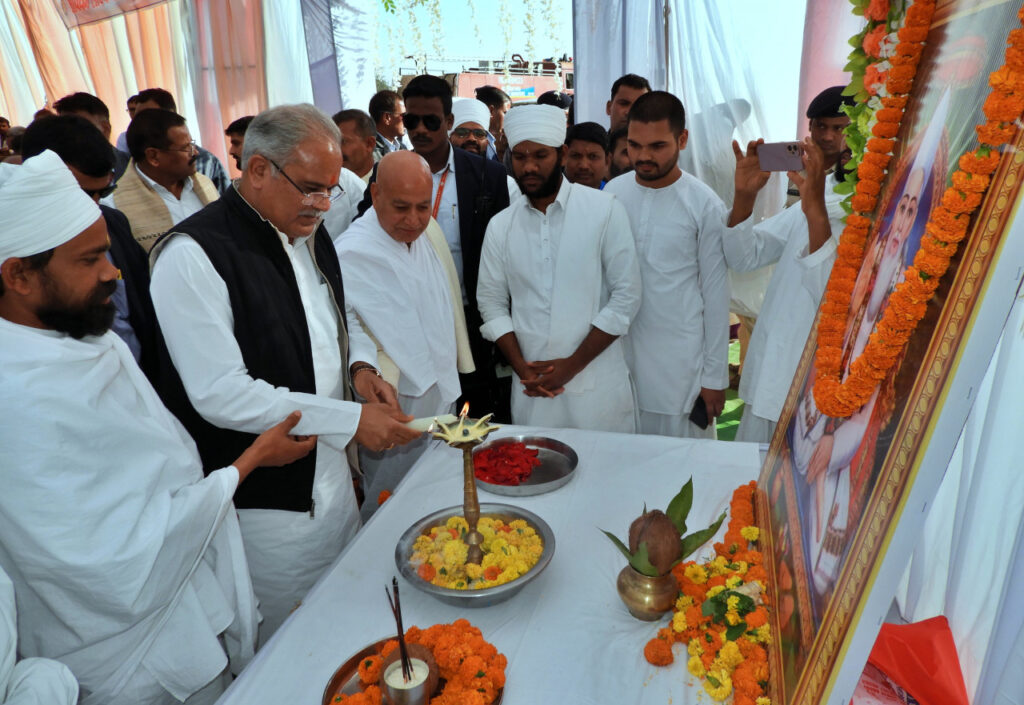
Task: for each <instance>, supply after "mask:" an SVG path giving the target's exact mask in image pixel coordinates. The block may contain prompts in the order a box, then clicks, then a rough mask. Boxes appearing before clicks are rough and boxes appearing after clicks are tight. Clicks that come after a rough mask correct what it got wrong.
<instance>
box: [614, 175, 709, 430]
mask: <svg viewBox="0 0 1024 705" xmlns="http://www.w3.org/2000/svg"><path fill="white" fill-rule="evenodd" d="M604 193H610V194H612V195H613V196H615V197H616V198H617V199H619V200H620V201H621V202H622V204H623V205H624V206H625V207H626V211H627V212H628V213H629V219H630V223H631V224H632V226H633V235H634V237H635V238H636V251H637V257H638V259H639V261H640V274H641V278H642V279H643V303H642V304H641V305H640V311H639V312H638V313H637V315H636V319H635V320H634V321H633V325H632V326H631V327H630V329H629V335H628V336H627V337H626V354H627V359H628V360H629V363H630V371H631V372H632V373H633V378H634V379H635V380H636V390H637V400H638V403H639V406H640V412H641V416H640V418H641V430H642V431H643V432H644V433H659V432H661V433H664V432H665V430H666V429H671V430H673V431H675V432H676V433H678V435H683V436H687V435H688V436H706V435H712V434H713V433H714V425H713V423H712V425H710V426H709V427H708V432H704V431H701V430H700V429H699V428H698V427H697V426H695V425H694V424H692V423H691V422H690V421H689V420H688V417H689V414H690V410H691V409H692V408H693V403H694V401H696V399H697V395H698V394H700V390H701V387H707V388H708V389H725V388H726V387H728V386H729V369H728V367H729V280H728V277H727V275H726V267H725V258H724V256H723V255H722V231H723V230H724V229H725V206H723V205H722V202H721V200H719V198H718V196H716V195H715V194H714V193H713V192H712V191H711V189H710V188H708V187H707V186H705V185H704V184H703V183H701V182H700V181H698V180H697V179H696V178H694V177H693V176H691V175H690V174H687V173H686V172H683V173H682V174H681V175H680V177H679V179H678V180H677V181H676V182H675V183H673V184H672V185H670V186H666V187H664V188H659V189H653V188H648V187H646V186H644V185H642V184H640V183H638V182H637V180H636V176H635V174H632V173H629V174H623V175H622V176H620V177H618V178H615V179H612V181H610V182H609V183H608V184H607V185H606V186H605V188H604ZM663 417H667V418H663ZM645 419H646V420H645Z"/></svg>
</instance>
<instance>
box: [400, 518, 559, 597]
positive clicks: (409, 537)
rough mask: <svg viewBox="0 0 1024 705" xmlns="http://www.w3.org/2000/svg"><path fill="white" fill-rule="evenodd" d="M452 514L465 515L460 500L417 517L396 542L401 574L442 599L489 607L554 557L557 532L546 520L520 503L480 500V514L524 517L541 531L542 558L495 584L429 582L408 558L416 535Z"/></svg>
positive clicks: (533, 575) (520, 586) (510, 593)
mask: <svg viewBox="0 0 1024 705" xmlns="http://www.w3.org/2000/svg"><path fill="white" fill-rule="evenodd" d="M453 516H463V510H462V505H461V504H460V505H458V506H455V507H447V508H445V509H440V510H438V511H436V512H434V513H433V514H428V515H427V516H425V517H423V518H422V519H420V520H418V521H417V522H415V523H414V524H413V525H412V526H410V527H409V528H408V529H406V530H405V533H404V534H402V537H401V538H400V539H398V545H397V546H395V565H396V566H397V567H398V572H399V573H401V574H402V577H403V578H405V579H406V580H407V581H409V582H410V583H412V585H413V587H415V588H416V589H418V590H422V591H423V592H425V593H427V594H429V595H433V596H434V597H436V598H437V599H439V600H441V602H445V603H447V604H449V605H455V606H456V607H489V606H491V605H496V604H498V603H499V602H504V601H505V600H507V599H509V598H511V597H512V596H513V595H515V594H516V593H517V592H519V591H520V590H522V589H523V588H524V587H525V586H526V584H527V583H529V582H530V581H531V580H533V579H535V578H536V577H537V576H538V575H540V574H541V572H542V571H543V570H544V569H545V568H546V567H547V565H548V563H550V562H551V557H552V556H553V555H554V554H555V534H554V532H553V531H551V527H550V526H548V525H547V522H545V521H544V520H543V519H541V518H540V517H539V516H537V515H536V514H534V513H533V512H528V511H526V510H525V509H522V508H521V507H514V506H512V505H511V504H490V503H481V504H480V516H481V517H485V516H487V517H494V518H496V519H501V520H502V521H504V522H510V521H513V520H515V519H523V520H525V521H526V523H527V524H529V525H530V526H532V527H533V528H534V530H535V531H536V532H537V533H538V534H540V537H541V540H542V541H543V542H544V551H543V552H542V553H541V555H540V559H539V560H538V561H537V563H536V565H534V566H533V567H532V568H530V570H529V571H528V572H527V573H526V574H525V575H523V576H520V577H519V578H516V579H515V580H513V581H512V582H510V583H505V584H504V585H497V586H495V587H490V588H478V589H475V590H453V589H451V588H443V587H440V586H438V585H434V584H433V583H428V582H427V581H426V580H424V579H423V578H421V577H420V576H419V575H417V574H416V568H415V567H414V566H413V565H412V563H410V562H409V559H410V558H411V557H412V545H413V543H415V542H416V537H417V536H420V535H421V534H425V533H426V532H428V531H429V530H430V528H431V527H433V526H438V525H439V524H443V523H445V522H446V521H448V519H449V518H450V517H453Z"/></svg>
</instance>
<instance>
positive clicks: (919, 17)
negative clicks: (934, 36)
mask: <svg viewBox="0 0 1024 705" xmlns="http://www.w3.org/2000/svg"><path fill="white" fill-rule="evenodd" d="M934 13H935V5H934V3H928V2H921V0H918V1H917V2H915V3H914V4H913V5H911V6H910V7H908V8H907V14H906V15H905V16H904V19H903V26H905V27H929V26H931V23H932V15H933V14H934Z"/></svg>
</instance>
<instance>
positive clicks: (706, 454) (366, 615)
mask: <svg viewBox="0 0 1024 705" xmlns="http://www.w3.org/2000/svg"><path fill="white" fill-rule="evenodd" d="M516 433H528V434H530V435H545V436H550V437H552V438H557V439H558V440H560V441H562V442H564V443H567V444H569V445H570V446H572V448H574V449H575V450H576V452H577V454H578V455H579V459H580V462H579V467H578V468H577V469H576V477H574V478H573V480H572V481H571V482H570V483H569V484H567V485H566V486H564V487H562V488H561V489H559V490H557V491H555V492H550V493H548V494H544V495H539V496H536V497H524V498H506V497H499V496H497V495H491V494H489V493H487V492H483V491H481V492H480V501H481V502H502V503H507V504H515V505H518V506H521V507H523V508H525V509H528V510H530V511H532V512H534V513H536V514H537V515H538V516H540V517H541V518H542V519H544V521H546V522H547V523H548V524H549V525H550V526H551V528H552V530H553V531H554V534H555V540H556V550H555V555H554V558H553V560H552V561H551V563H550V565H548V567H547V569H546V570H545V571H544V573H543V574H542V575H541V576H539V577H538V578H537V579H536V580H534V581H533V582H531V583H530V584H529V585H527V586H526V587H525V589H523V590H522V591H521V592H520V593H519V594H517V595H516V596H515V597H513V598H512V599H511V600H508V601H506V602H504V603H501V604H499V605H494V606H492V607H485V608H466V609H460V608H457V607H452V606H449V605H446V604H444V603H441V602H439V601H438V600H436V599H435V598H433V597H430V596H428V595H426V594H425V593H422V592H420V591H419V590H416V589H415V588H413V587H412V586H411V585H410V584H409V583H407V582H405V581H404V580H403V579H402V578H399V582H400V584H401V591H402V612H403V616H404V621H405V625H406V627H408V626H409V625H412V624H416V625H418V626H420V627H427V626H430V625H431V624H435V623H439V622H452V621H454V620H455V619H458V618H459V617H464V618H466V619H468V620H469V621H470V622H472V623H473V624H475V625H476V626H478V627H479V628H480V629H481V630H482V632H483V635H484V638H485V639H487V640H489V641H490V642H491V643H493V644H494V645H495V646H496V647H497V648H498V650H499V651H501V652H502V653H504V654H505V655H506V656H508V668H507V670H506V678H507V683H506V687H505V694H504V699H503V705H539V704H541V703H573V704H574V705H585V704H588V703H594V704H595V705H607V704H608V703H616V705H627V704H628V703H659V704H661V703H665V704H667V703H673V704H674V705H684V704H686V703H697V702H706V701H707V700H708V697H707V695H706V694H704V693H703V689H702V688H700V687H699V684H695V683H694V679H693V678H691V677H690V676H689V674H688V673H687V671H686V658H685V650H684V649H683V648H682V647H681V646H680V645H676V646H675V647H674V648H675V652H676V661H675V663H673V664H672V665H671V666H669V667H667V668H656V667H654V666H651V665H649V664H648V663H647V662H646V661H645V660H644V657H643V646H644V644H645V643H647V641H648V640H649V639H651V638H653V637H654V636H655V633H656V631H657V629H658V628H659V627H661V626H665V625H666V624H667V622H668V619H667V617H666V619H664V620H662V621H660V622H641V621H639V620H637V619H634V618H633V617H632V616H630V614H629V613H628V612H627V611H626V608H625V607H624V606H623V604H622V602H621V601H620V600H619V597H618V594H617V593H616V591H615V579H616V576H617V575H618V573H619V571H620V570H621V569H622V567H623V566H624V565H625V560H624V559H623V557H622V555H621V554H620V553H619V552H618V550H616V548H615V547H614V546H613V545H612V544H611V542H610V541H609V540H608V539H607V538H606V537H605V536H604V535H603V534H602V533H601V532H600V531H599V529H607V530H609V531H611V532H613V533H615V534H616V535H618V536H619V537H620V538H622V539H623V540H625V538H626V536H627V530H628V528H629V523H630V522H631V521H632V520H633V519H634V518H635V517H636V516H638V515H639V514H640V512H641V510H642V509H643V506H644V503H646V504H647V506H648V507H649V508H651V509H664V508H665V506H666V505H667V504H668V501H669V499H670V498H671V497H672V496H673V495H674V494H675V493H676V492H678V491H679V488H680V487H682V485H683V484H684V483H685V482H686V480H687V478H689V477H690V476H691V475H692V476H693V482H694V504H693V509H692V511H691V514H690V521H689V525H690V527H691V529H692V528H700V527H701V526H707V525H708V524H709V523H710V522H711V521H712V520H713V519H714V518H715V517H717V516H718V514H719V513H721V512H722V511H723V510H724V509H726V508H727V507H728V502H729V498H730V496H731V494H732V491H733V490H734V489H735V488H736V487H737V486H738V485H740V484H742V483H744V482H749V481H750V480H753V479H756V478H757V474H758V470H759V467H760V457H759V453H758V446H757V445H756V444H753V443H726V442H719V441H705V440H687V439H674V438H664V437H660V436H633V435H623V434H611V433H596V432H590V431H577V430H567V429H558V430H547V429H528V428H524V427H506V428H504V429H501V430H499V431H497V432H496V433H494V434H492V437H494V438H496V437H500V436H502V435H513V434H516ZM461 502H462V459H461V454H460V453H459V451H456V450H454V449H451V448H448V447H446V446H442V445H440V444H439V443H438V444H436V445H435V446H434V447H431V448H430V449H429V450H428V451H427V452H426V453H425V454H424V455H423V457H422V458H421V459H420V461H419V462H418V463H417V464H416V466H415V467H414V468H413V469H412V471H411V472H410V473H409V475H408V476H407V477H406V479H405V480H404V481H403V483H402V484H401V485H399V487H398V488H397V490H396V492H395V494H394V496H393V497H392V498H391V499H390V500H388V502H387V503H386V504H385V505H384V506H383V507H382V508H381V510H380V511H378V512H377V513H376V514H375V515H374V516H373V518H372V519H371V520H370V521H369V522H368V523H367V525H366V527H365V528H364V529H363V530H362V532H361V533H360V534H359V536H358V537H357V538H356V540H355V541H353V542H352V544H351V545H350V546H349V548H348V549H347V550H346V551H345V553H344V554H342V555H341V557H339V559H338V561H337V562H336V563H335V565H334V566H333V567H332V568H331V570H330V571H328V573H327V574H326V575H325V576H324V577H323V578H322V579H321V580H320V582H319V583H318V584H317V585H316V587H314V588H313V590H312V591H311V592H310V594H309V595H308V596H307V597H306V599H305V600H304V602H303V604H302V606H301V607H299V608H298V609H297V610H296V611H295V613H294V614H292V616H291V617H290V618H289V620H288V621H287V622H286V623H285V625H284V626H283V627H282V628H281V629H280V630H279V631H278V632H277V634H275V636H274V637H273V638H272V639H271V641H270V642H269V643H268V644H267V645H266V646H265V647H264V648H263V649H262V650H261V651H260V652H259V653H258V654H257V655H256V658H255V659H254V660H253V662H252V663H251V664H250V665H249V667H248V668H246V670H245V671H244V672H243V673H242V675H241V676H240V677H239V678H238V679H237V680H236V681H235V682H234V684H233V685H232V686H231V688H230V689H229V690H228V691H227V692H226V693H225V694H224V696H223V697H222V698H221V700H220V701H219V703H222V704H224V705H254V704H263V703H267V704H270V703H273V704H275V705H279V704H284V703H288V704H299V703H301V704H303V705H315V704H317V703H320V702H321V698H322V695H323V690H324V686H325V685H326V684H327V681H328V680H330V678H331V676H332V675H333V673H334V671H335V670H336V669H337V668H338V667H339V666H340V665H341V664H342V663H343V662H344V661H346V660H347V659H348V658H349V657H350V656H351V655H352V654H353V653H355V652H356V651H358V650H359V649H362V648H363V647H364V646H366V645H367V644H368V643H371V642H373V641H376V640H377V639H381V638H384V637H388V636H390V635H392V634H393V633H394V620H393V619H392V617H391V612H390V610H389V608H388V604H387V599H386V597H385V595H384V586H385V585H387V584H390V581H391V577H392V576H393V575H396V574H397V572H398V571H397V569H396V567H395V559H394V552H395V545H396V544H397V542H398V539H399V537H400V536H401V535H402V533H403V532H404V531H405V530H406V529H407V528H408V527H409V526H410V525H411V524H412V523H413V522H414V521H416V520H417V519H419V518H420V517H422V516H425V515H427V514H429V513H431V512H433V511H435V510H437V509H442V508H444V507H448V506H453V505H456V504H461ZM724 531H725V526H724V525H723V526H722V529H721V531H720V532H719V533H720V534H721V533H724ZM718 538H720V537H716V540H718ZM710 546H711V545H710V543H709V544H708V545H707V546H706V547H704V548H703V549H702V551H701V553H708V552H710V550H711V547H710Z"/></svg>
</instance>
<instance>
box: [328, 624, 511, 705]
mask: <svg viewBox="0 0 1024 705" xmlns="http://www.w3.org/2000/svg"><path fill="white" fill-rule="evenodd" d="M391 638H393V637H387V638H386V639H379V640H377V641H375V642H373V643H372V644H368V645H367V646H365V647H363V648H362V649H360V650H359V651H357V652H355V653H354V654H352V656H350V657H349V659H348V660H347V661H345V663H343V664H341V667H340V668H338V670H337V671H335V672H334V675H333V676H331V680H329V681H327V687H326V688H324V697H323V705H334V699H335V698H336V697H338V696H339V695H355V694H356V693H359V692H360V691H361V690H362V688H360V687H359V662H360V661H362V660H363V659H364V658H366V657H367V656H372V655H373V654H375V653H377V652H378V651H379V650H380V648H381V647H382V646H384V644H385V643H387V640H388V639H391ZM440 687H444V682H443V681H442V683H441V686H440ZM438 692H440V688H439V689H438ZM504 694H505V689H504V688H501V689H500V690H499V691H498V695H497V696H496V697H495V698H494V702H493V703H492V705H498V704H499V703H500V702H501V697H502V695H504Z"/></svg>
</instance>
